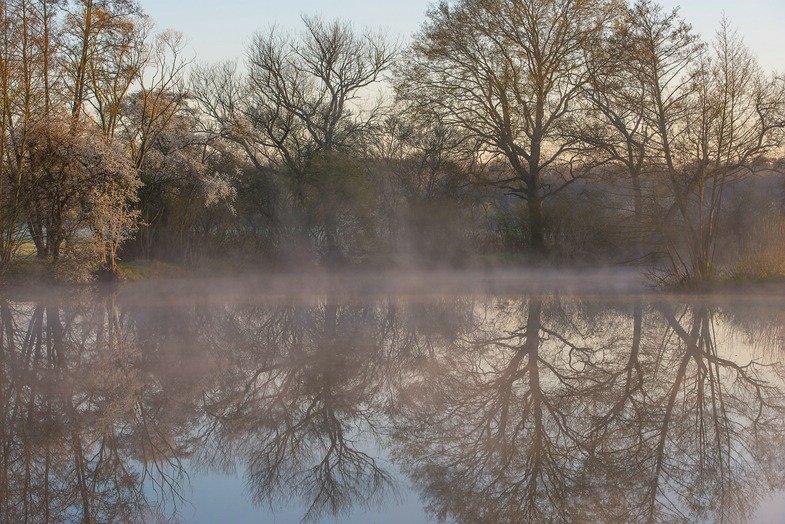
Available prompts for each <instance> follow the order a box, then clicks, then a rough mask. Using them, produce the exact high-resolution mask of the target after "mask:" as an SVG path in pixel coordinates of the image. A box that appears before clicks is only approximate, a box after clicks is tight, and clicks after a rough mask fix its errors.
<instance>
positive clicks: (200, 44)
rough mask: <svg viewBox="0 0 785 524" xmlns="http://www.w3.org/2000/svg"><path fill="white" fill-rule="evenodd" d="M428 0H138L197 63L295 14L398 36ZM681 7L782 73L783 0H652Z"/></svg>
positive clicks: (295, 23)
mask: <svg viewBox="0 0 785 524" xmlns="http://www.w3.org/2000/svg"><path fill="white" fill-rule="evenodd" d="M432 3H433V2H432V0H393V1H384V0H382V1H380V0H276V1H271V0H219V1H216V0H141V4H142V6H143V7H144V9H145V11H146V12H147V13H148V14H149V15H150V16H151V17H152V18H153V19H154V20H155V21H156V24H157V26H158V27H160V28H162V29H164V28H167V29H168V28H171V29H176V30H178V31H182V32H183V33H184V34H185V36H186V37H187V39H188V42H189V45H190V47H191V52H192V53H193V54H194V55H195V57H196V60H197V62H200V63H210V62H217V61H221V60H226V59H233V58H241V57H242V55H243V50H244V48H245V44H246V43H247V42H248V41H249V40H250V38H251V36H252V35H253V33H254V32H255V31H256V30H259V29H264V28H266V27H269V26H270V25H273V24H275V25H278V26H281V27H282V28H284V29H286V30H295V29H297V28H298V27H299V25H300V19H299V17H300V15H301V14H319V15H322V16H324V17H326V18H342V19H349V20H351V21H352V22H353V23H354V24H355V25H356V26H357V27H371V28H374V29H383V30H385V31H387V32H389V33H390V34H391V35H394V36H396V37H399V38H400V39H401V40H402V41H404V42H405V41H407V40H408V38H409V37H410V36H411V35H412V34H413V33H414V32H416V31H417V30H418V28H419V27H420V24H421V23H422V21H423V19H424V15H425V12H426V10H427V8H428V6H429V5H430V4H432ZM660 3H661V4H662V5H664V6H665V7H668V8H673V7H676V6H678V5H680V6H681V13H682V15H683V16H684V17H685V18H686V19H687V21H689V22H690V23H691V24H692V25H693V27H694V29H695V30H696V31H697V32H698V33H700V34H702V35H704V37H706V38H712V37H713V35H714V33H715V31H716V28H717V26H718V24H719V21H720V19H721V18H722V15H723V13H725V15H727V17H728V18H729V19H730V20H731V23H732V25H733V26H735V27H736V28H737V29H738V30H739V32H740V33H741V34H742V35H743V36H744V39H745V42H746V43H747V45H748V46H749V47H750V48H751V49H752V50H753V51H755V52H756V54H757V55H758V57H759V60H760V62H761V65H763V66H764V67H765V68H767V69H769V70H775V71H778V72H785V0H746V1H745V0H660Z"/></svg>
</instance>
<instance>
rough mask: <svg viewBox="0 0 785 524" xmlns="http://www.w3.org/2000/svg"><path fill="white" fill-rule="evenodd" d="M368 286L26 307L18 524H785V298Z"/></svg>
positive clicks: (7, 355)
mask: <svg viewBox="0 0 785 524" xmlns="http://www.w3.org/2000/svg"><path fill="white" fill-rule="evenodd" d="M347 282H350V283H351V285H347ZM357 282H358V281H356V280H353V279H348V280H347V281H343V282H341V283H338V284H335V285H328V286H325V285H321V284H320V285H316V284H315V282H313V281H308V282H292V281H288V282H285V283H283V284H281V283H279V284H276V285H273V284H270V283H267V284H259V283H258V282H257V283H248V282H240V283H232V282H230V281H224V282H219V283H214V285H212V286H195V285H191V284H188V283H183V282H181V283H174V284H147V285H136V286H125V287H120V288H113V289H97V290H80V291H68V292H60V293H36V292H25V291H22V290H15V291H13V292H7V293H5V294H4V295H3V298H1V299H0V349H1V350H2V351H1V352H0V367H1V369H2V372H1V373H0V412H1V413H0V439H1V440H0V445H2V448H1V451H0V453H1V455H0V512H1V513H0V521H1V522H47V521H48V522H62V521H67V522H72V521H73V522H204V523H208V522H281V523H289V522H292V523H297V522H300V521H302V520H306V521H316V522H356V523H361V522H363V523H364V522H377V523H394V522H407V523H418V522H430V521H438V520H439V519H443V520H446V521H448V522H461V523H463V522H625V521H626V522H695V521H703V522H732V523H736V522H771V523H778V522H785V494H783V488H784V486H785V446H783V441H784V440H785V397H784V395H785V380H784V377H785V370H784V368H783V361H785V290H784V292H783V293H777V292H774V293H763V294H759V293H758V294H753V295H749V294H746V295H741V294H735V295H733V296H731V297H724V298H723V297H698V296H692V297H668V296H663V295H656V294H645V293H637V292H631V291H630V289H619V287H618V285H614V286H615V287H614V286H609V285H601V284H598V283H597V282H596V281H593V280H591V279H589V284H585V285H579V286H577V287H575V286H573V287H570V288H569V289H568V288H565V287H564V286H559V285H557V284H556V283H555V282H552V281H549V280H547V279H534V283H535V284H536V285H533V284H532V281H531V280H530V281H529V284H527V285H518V284H520V282H518V283H517V284H516V283H515V282H514V281H513V282H512V283H511V282H510V281H507V280H504V279H501V280H494V281H493V282H492V283H491V284H489V281H478V282H474V283H473V284H471V285H467V284H466V281H462V283H461V285H454V284H455V282H454V281H452V280H450V279H442V280H440V281H439V282H438V283H437V285H433V283H432V282H431V284H432V285H429V284H428V279H424V280H423V281H410V282H408V283H404V284H402V285H400V286H383V285H382V286H379V285H378V284H379V283H378V282H376V283H372V284H368V285H367V286H365V285H360V284H358V283H357ZM575 282H584V280H582V279H576V280H574V281H573V284H574V283H575ZM445 285H447V286H448V287H449V292H445V287H444V286H445ZM609 289H610V291H609Z"/></svg>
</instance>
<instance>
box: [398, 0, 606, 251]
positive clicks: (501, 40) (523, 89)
mask: <svg viewBox="0 0 785 524" xmlns="http://www.w3.org/2000/svg"><path fill="white" fill-rule="evenodd" d="M615 7H616V6H615V4H614V2H610V1H605V0H592V1H575V0H491V1H485V0H462V1H460V2H456V3H454V4H453V3H448V2H442V3H440V4H439V5H437V6H436V7H435V8H434V9H432V10H431V11H430V13H429V14H428V20H427V22H426V24H425V26H424V28H423V30H422V32H421V33H420V34H419V35H418V36H417V37H416V39H415V42H414V44H413V45H412V48H411V53H410V55H409V58H408V59H406V60H405V61H404V64H403V66H402V69H401V76H400V81H399V84H398V94H399V96H400V97H401V98H403V99H405V100H408V101H410V102H412V103H415V104H419V105H421V106H422V107H423V108H424V109H428V110H434V109H435V110H436V111H438V112H439V113H440V114H441V115H442V118H443V120H444V122H446V123H448V124H450V125H453V126H457V127H459V128H461V129H462V130H464V131H467V132H469V133H471V134H472V135H473V136H474V137H475V138H476V139H477V141H478V143H479V148H478V149H479V151H478V154H479V155H483V156H486V157H497V156H501V157H503V158H504V159H505V160H506V162H507V164H508V166H509V168H510V175H509V176H506V175H502V176H501V177H496V178H495V179H494V180H492V182H493V183H494V184H496V185H498V186H499V187H502V188H504V189H505V190H507V191H508V192H509V193H510V194H512V195H516V196H518V197H521V198H522V199H524V200H525V201H526V202H527V205H528V222H529V223H528V227H529V231H530V241H531V246H532V248H533V249H535V250H538V251H543V250H544V249H545V229H546V227H545V221H544V217H543V210H542V205H543V200H544V199H546V198H547V197H548V196H550V195H552V194H554V193H556V192H558V191H559V190H561V189H562V188H564V187H566V185H568V184H570V183H571V182H572V181H574V180H575V178H576V175H578V174H579V173H578V172H579V171H580V167H579V166H582V165H584V161H585V159H584V158H583V156H584V155H583V154H584V152H585V144H584V143H583V142H582V141H581V140H580V137H579V134H578V133H577V132H576V130H577V126H578V125H579V124H580V120H581V113H582V111H583V110H584V109H585V108H586V104H585V103H583V100H582V98H583V91H582V88H583V86H584V85H585V84H586V83H587V81H588V69H587V67H586V52H587V50H588V49H589V48H591V47H593V46H595V45H597V44H598V43H599V41H600V39H601V37H602V34H603V31H604V30H605V29H606V26H607V25H608V22H609V21H610V20H611V18H612V15H613V13H614V11H615ZM576 169H577V171H576ZM549 175H552V176H549Z"/></svg>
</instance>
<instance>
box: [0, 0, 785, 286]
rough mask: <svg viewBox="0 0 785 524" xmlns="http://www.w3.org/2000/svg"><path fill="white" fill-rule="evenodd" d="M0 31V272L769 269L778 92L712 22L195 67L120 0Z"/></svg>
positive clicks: (441, 30)
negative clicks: (123, 267)
mask: <svg viewBox="0 0 785 524" xmlns="http://www.w3.org/2000/svg"><path fill="white" fill-rule="evenodd" d="M0 26H2V42H1V43H0V46H2V49H0V103H1V104H2V115H1V116H0V157H1V158H2V161H1V162H0V199H2V202H1V203H2V205H1V206H0V233H2V239H0V266H1V267H2V268H6V269H7V268H9V267H12V266H13V264H14V261H15V260H18V259H19V256H20V253H21V254H24V253H34V254H35V256H36V257H37V258H38V259H40V260H42V261H46V262H45V264H47V266H51V267H52V268H54V269H55V271H56V272H57V273H58V274H61V275H64V276H66V277H69V276H70V277H73V276H74V275H76V274H77V273H85V272H94V271H96V270H100V271H103V272H105V274H108V275H111V274H115V273H117V271H118V260H119V259H120V258H122V259H124V260H130V259H134V258H139V259H162V260H168V261H174V262H180V263H182V262H187V263H189V264H195V263H199V262H204V261H209V260H213V261H215V260H218V261H223V262H224V263H228V262H231V263H233V264H234V263H238V264H253V265H261V264H263V265H265V266H279V267H287V268H291V267H293V264H301V265H315V264H322V265H328V266H333V267H334V266H345V265H353V266H354V265H358V264H359V265H370V266H374V267H378V266H401V265H416V266H422V265H440V266H444V265H449V266H457V265H468V264H477V263H503V261H505V260H507V261H509V260H510V256H511V255H513V256H514V257H515V259H517V260H526V261H535V260H537V261H539V260H551V261H553V260H560V261H566V262H571V263H583V264H591V263H597V262H609V261H613V262H636V263H643V264H646V267H648V268H651V269H652V270H653V271H652V274H653V275H654V276H655V277H656V278H659V279H662V280H663V281H666V282H668V283H700V282H705V281H706V280H710V279H713V278H715V277H716V276H717V274H718V272H719V271H720V270H724V271H735V272H737V273H739V274H745V275H747V274H757V275H759V274H761V273H765V274H768V273H770V272H777V271H778V270H780V269H785V268H782V267H781V266H782V263H781V262H780V260H782V259H783V257H782V256H781V255H783V253H780V252H779V251H776V252H774V253H772V251H771V246H772V245H781V244H782V241H783V240H785V218H783V216H784V215H783V214H784V213H785V206H784V205H783V201H782V200H783V199H782V198H781V189H782V188H781V186H782V183H781V181H780V180H779V178H778V177H777V176H776V175H775V174H774V173H775V171H776V169H777V166H778V163H780V162H779V161H780V160H781V158H782V156H783V155H782V147H783V140H784V139H785V133H783V129H784V128H785V80H783V78H782V77H781V76H779V77H778V76H776V75H774V74H771V73H768V72H766V71H764V70H763V69H762V68H761V67H760V66H759V65H758V63H757V61H756V58H755V56H754V55H753V54H752V53H751V52H750V51H749V50H748V49H747V48H746V47H745V46H744V44H743V41H742V39H741V38H740V37H739V36H738V35H737V34H736V33H735V32H734V31H733V29H732V27H731V24H730V22H728V21H724V22H723V23H722V25H721V26H720V27H719V28H718V31H717V34H716V35H715V38H714V39H713V40H712V41H711V42H704V41H702V40H701V39H700V38H699V37H698V36H697V35H696V34H695V33H694V32H693V31H692V29H691V27H690V26H689V25H688V24H687V23H686V22H685V21H684V20H683V19H682V18H681V17H680V16H679V14H678V12H668V11H665V10H664V9H663V8H662V7H660V6H659V5H658V4H656V3H654V2H653V1H650V0H638V1H637V2H635V3H634V4H633V5H632V6H629V5H627V3H626V2H623V1H616V0H588V1H581V2H575V1H573V0H525V1H514V2H513V1H507V0H492V1H485V0H483V1H480V0H461V1H456V2H443V3H441V4H437V5H435V6H433V7H432V8H431V10H430V11H429V12H428V14H427V17H426V20H425V22H424V24H423V26H422V29H421V30H420V32H419V33H417V34H416V35H415V36H414V38H413V40H412V42H411V43H410V44H409V45H407V46H402V45H400V44H398V43H396V42H394V41H392V40H391V39H390V38H389V37H387V36H385V35H384V34H381V33H377V32H373V31H358V30H356V29H355V28H353V27H352V26H351V25H350V24H349V23H344V22H339V21H336V22H329V21H325V20H322V19H319V18H311V17H304V18H303V27H302V28H301V30H300V31H299V32H296V33H290V32H284V31H283V30H281V29H280V28H275V27H273V28H271V29H268V30H265V31H261V32H259V33H257V34H256V35H255V36H254V38H253V39H252V40H251V42H250V44H249V45H248V47H247V49H246V51H245V55H244V56H243V57H241V58H237V59H235V60H232V61H229V62H225V63H220V64H214V65H204V64H199V63H198V62H196V63H194V61H193V60H192V59H191V58H190V57H186V56H185V53H184V48H185V46H184V40H183V37H182V36H181V35H179V34H178V33H175V32H171V31H165V32H161V33H157V32H156V31H155V30H154V29H153V24H152V23H151V21H150V20H149V19H148V18H147V17H146V16H145V15H144V13H143V12H142V11H141V9H140V7H139V6H138V4H136V3H135V2H134V1H132V0H102V1H99V0H71V1H63V0H2V1H0ZM778 265H779V266H778Z"/></svg>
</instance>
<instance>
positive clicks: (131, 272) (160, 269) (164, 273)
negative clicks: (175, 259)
mask: <svg viewBox="0 0 785 524" xmlns="http://www.w3.org/2000/svg"><path fill="white" fill-rule="evenodd" d="M119 272H120V277H121V279H122V280H125V281H128V282H140V281H143V280H152V279H156V278H163V277H173V276H177V275H182V273H183V268H182V267H180V266H178V265H175V264H169V263H167V262H161V261H158V260H133V261H130V262H120V264H119Z"/></svg>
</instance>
